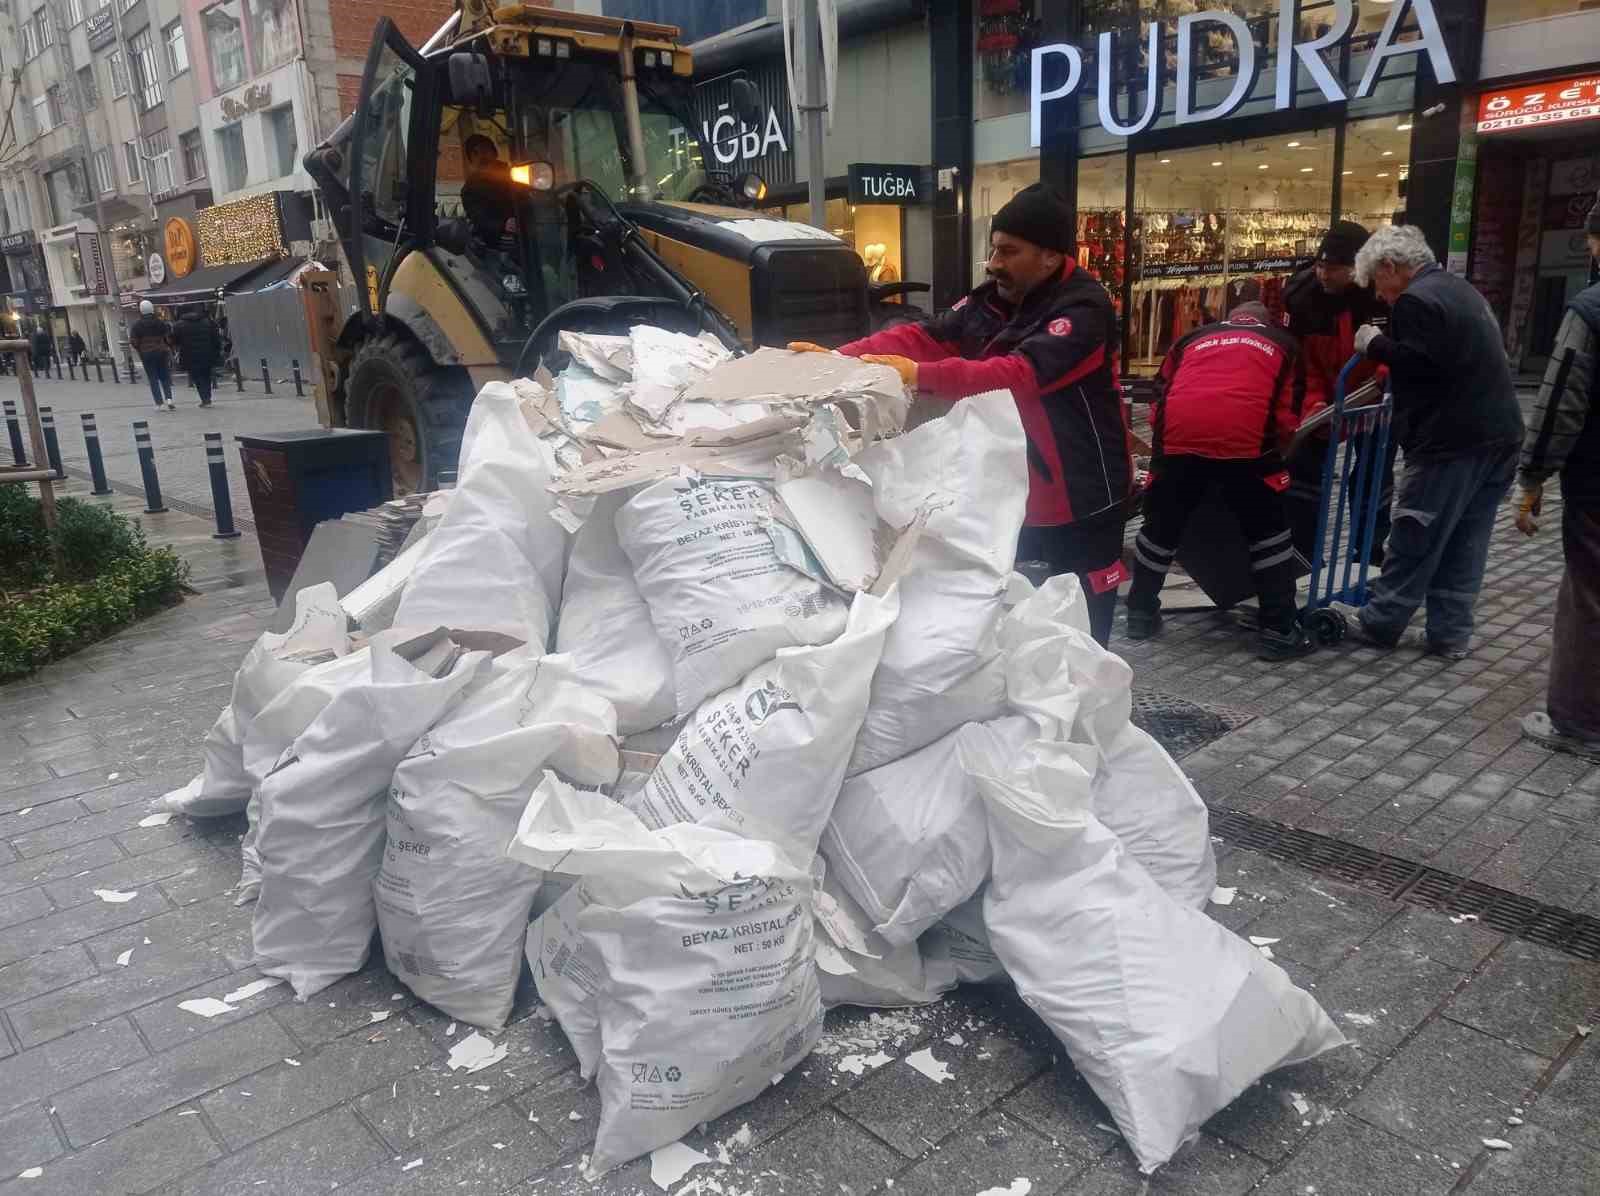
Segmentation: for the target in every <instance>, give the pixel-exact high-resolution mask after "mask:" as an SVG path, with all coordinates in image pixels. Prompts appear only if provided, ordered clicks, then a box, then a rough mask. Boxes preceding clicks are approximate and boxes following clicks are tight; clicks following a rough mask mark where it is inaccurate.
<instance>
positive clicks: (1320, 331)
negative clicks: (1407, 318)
mask: <svg viewBox="0 0 1600 1196" xmlns="http://www.w3.org/2000/svg"><path fill="white" fill-rule="evenodd" d="M1370 236H1371V234H1370V233H1368V232H1367V230H1366V229H1365V228H1364V227H1362V226H1361V225H1359V224H1357V223H1356V222H1355V221H1353V220H1340V221H1338V222H1336V223H1335V224H1334V226H1333V227H1332V228H1330V229H1329V230H1328V232H1327V234H1326V235H1325V236H1324V237H1323V238H1322V244H1321V245H1320V246H1319V247H1318V249H1317V259H1316V261H1315V262H1314V263H1313V264H1312V265H1310V266H1307V267H1306V268H1305V269H1304V270H1302V271H1300V273H1298V274H1296V275H1295V276H1294V277H1293V278H1291V279H1290V280H1289V283H1288V285H1287V286H1286V287H1285V288H1284V292H1283V300H1284V307H1285V309H1286V311H1287V315H1288V321H1289V331H1290V332H1291V333H1293V334H1294V336H1295V337H1296V338H1297V339H1298V340H1299V342H1300V354H1301V356H1302V357H1304V358H1305V363H1306V394H1305V401H1304V406H1303V408H1302V409H1301V410H1300V411H1299V412H1298V415H1299V418H1300V419H1301V420H1305V419H1308V418H1309V417H1311V416H1313V415H1315V414H1316V413H1317V412H1318V411H1321V410H1322V409H1323V408H1324V407H1326V406H1328V404H1330V403H1332V402H1333V395H1334V389H1335V387H1336V386H1337V385H1338V381H1339V371H1340V370H1342V369H1343V368H1344V366H1345V363H1346V362H1348V361H1349V360H1350V358H1351V357H1352V356H1354V354H1355V351H1356V329H1357V328H1359V327H1361V325H1363V324H1372V323H1374V322H1376V323H1378V324H1380V325H1381V324H1383V323H1385V322H1386V321H1387V319H1388V316H1389V305H1388V304H1387V303H1385V302H1384V301H1383V300H1382V299H1380V298H1379V297H1378V295H1377V292H1375V291H1374V290H1373V289H1372V288H1371V287H1362V286H1357V285H1356V281H1355V265H1356V251H1357V250H1358V249H1360V248H1361V247H1362V246H1363V245H1365V244H1366V243H1367V238H1368V237H1370ZM1377 370H1378V366H1377V365H1376V364H1375V363H1372V362H1365V361H1364V362H1362V363H1361V364H1360V365H1358V366H1357V367H1356V368H1355V369H1354V370H1352V371H1351V372H1350V378H1349V382H1348V385H1349V387H1350V389H1351V390H1354V389H1356V388H1357V387H1358V386H1361V385H1362V384H1363V383H1365V382H1366V381H1367V380H1368V379H1369V378H1371V377H1372V376H1373V375H1374V374H1375V373H1377ZM1394 451H1395V441H1394V440H1393V439H1391V440H1390V442H1389V458H1388V460H1387V461H1386V462H1385V466H1384V474H1383V482H1382V492H1381V494H1380V496H1379V501H1380V503H1381V506H1380V509H1379V511H1378V519H1377V526H1376V528H1375V529H1374V531H1373V534H1372V559H1373V563H1374V564H1380V563H1382V561H1383V545H1384V542H1385V541H1386V540H1388V538H1389V501H1390V499H1391V498H1392V496H1393V494H1394ZM1327 452H1328V437H1327V434H1326V433H1325V432H1324V433H1321V434H1319V435H1317V436H1313V437H1309V438H1308V439H1307V440H1306V441H1305V443H1304V446H1303V447H1302V448H1301V449H1300V451H1299V452H1298V453H1297V454H1296V455H1295V456H1294V458H1293V459H1292V460H1291V461H1290V462H1289V490H1288V493H1287V495H1286V498H1287V501H1288V505H1289V529H1290V531H1291V532H1292V533H1293V536H1294V546H1295V548H1296V549H1298V550H1299V552H1300V555H1301V556H1303V557H1305V558H1306V560H1308V561H1309V560H1310V559H1311V553H1312V550H1313V548H1314V541H1315V539H1316V535H1317V512H1318V511H1319V510H1320V509H1321V503H1322V463H1323V458H1324V457H1325V456H1326V455H1327Z"/></svg>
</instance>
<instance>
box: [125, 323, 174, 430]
mask: <svg viewBox="0 0 1600 1196" xmlns="http://www.w3.org/2000/svg"><path fill="white" fill-rule="evenodd" d="M128 340H129V341H131V342H132V344H133V351H134V352H135V353H137V354H138V355H139V360H140V361H142V362H144V373H145V377H146V378H147V379H148V380H149V382H150V395H151V397H152V398H154V399H155V401H156V410H158V411H176V410H177V407H176V406H174V405H173V402H172V362H171V358H172V325H171V324H169V323H167V322H166V321H165V320H163V319H162V318H161V317H160V316H158V315H156V305H155V304H154V303H151V302H150V300H148V299H144V300H141V301H140V303H139V318H138V319H137V320H135V321H134V322H133V327H132V328H130V329H128ZM163 392H165V394H166V397H165V399H163V398H162V393H163Z"/></svg>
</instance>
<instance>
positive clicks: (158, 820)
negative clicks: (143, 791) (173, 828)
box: [139, 810, 177, 827]
mask: <svg viewBox="0 0 1600 1196" xmlns="http://www.w3.org/2000/svg"><path fill="white" fill-rule="evenodd" d="M176 817H177V814H176V813H174V812H173V811H171V810H162V811H160V812H159V813H156V814H146V815H145V816H144V817H143V818H141V819H139V825H140V826H141V827H152V826H166V825H167V823H169V822H171V821H172V820H173V819H174V818H176Z"/></svg>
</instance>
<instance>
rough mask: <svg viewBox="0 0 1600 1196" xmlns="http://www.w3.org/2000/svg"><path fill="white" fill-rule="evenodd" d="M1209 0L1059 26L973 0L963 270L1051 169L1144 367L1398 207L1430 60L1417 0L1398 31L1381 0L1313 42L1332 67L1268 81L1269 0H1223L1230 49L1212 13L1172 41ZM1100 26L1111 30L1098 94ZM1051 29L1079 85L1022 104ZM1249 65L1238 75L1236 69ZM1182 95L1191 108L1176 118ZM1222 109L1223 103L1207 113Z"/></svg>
mask: <svg viewBox="0 0 1600 1196" xmlns="http://www.w3.org/2000/svg"><path fill="white" fill-rule="evenodd" d="M1218 7H1219V6H1217V5H1214V4H1209V3H1199V2H1198V0H1170V2H1168V3H1165V4H1162V5H1158V6H1155V7H1154V8H1152V6H1151V5H1149V4H1141V3H1136V2H1134V0H1103V2H1101V3H1088V4H1084V5H1082V6H1081V7H1080V9H1079V20H1080V24H1079V26H1078V28H1077V29H1076V30H1075V31H1073V32H1071V33H1069V34H1064V33H1062V32H1061V31H1059V30H1053V29H1048V28H1047V27H1046V24H1045V20H1046V18H1047V17H1048V12H1049V10H1047V8H1046V6H1045V5H1043V3H1042V2H1041V0H1033V2H1032V3H1030V2H1029V0H1019V2H1018V3H1017V4H1016V5H1012V4H1011V3H1010V0H1000V2H999V3H996V4H987V3H983V2H981V0H980V3H979V4H978V5H977V16H976V21H977V28H976V30H975V34H974V46H975V49H976V51H977V54H978V67H977V69H976V71H975V72H974V75H975V77H974V90H975V103H974V112H975V114H976V119H977V122H978V125H977V136H976V138H975V140H976V144H977V146H978V151H979V155H980V160H979V161H978V162H977V163H976V165H975V168H974V172H973V189H972V204H971V208H970V220H971V236H972V246H973V261H972V263H971V278H972V282H973V284H974V285H976V284H977V283H979V282H981V281H982V278H983V255H984V253H985V249H986V246H987V242H988V229H989V221H990V219H991V218H992V216H993V214H994V213H995V211H997V210H998V209H999V208H1000V206H1001V205H1002V204H1004V203H1005V201H1006V200H1007V199H1009V198H1010V197H1011V196H1012V195H1013V194H1015V193H1016V192H1017V191H1018V190H1020V189H1021V188H1022V187H1024V186H1027V185H1028V184H1029V183H1033V182H1037V181H1038V180H1039V179H1040V178H1041V177H1043V178H1047V179H1049V180H1051V181H1052V182H1057V183H1063V184H1064V185H1065V187H1066V189H1067V190H1068V192H1069V194H1070V195H1071V196H1072V198H1073V199H1074V200H1075V203H1076V209H1077V212H1076V220H1077V229H1076V232H1077V245H1078V261H1079V264H1080V266H1082V267H1084V268H1085V269H1087V270H1089V271H1090V272H1091V273H1093V274H1094V275H1095V276H1096V277H1097V278H1099V279H1100V280H1101V281H1102V282H1103V283H1104V284H1105V285H1106V287H1107V289H1108V290H1109V291H1110V292H1111V295H1112V299H1113V302H1114V303H1115V304H1116V306H1117V308H1118V311H1119V313H1120V314H1121V316H1122V335H1123V343H1122V349H1123V362H1124V368H1125V370H1127V371H1128V372H1130V373H1148V372H1151V371H1153V370H1154V369H1155V368H1156V367H1157V366H1158V365H1159V362H1160V359H1161V356H1162V355H1163V354H1164V353H1165V351H1166V349H1167V348H1168V347H1169V346H1170V345H1171V343H1172V341H1173V340H1175V339H1176V338H1177V337H1179V336H1181V335H1183V334H1184V333H1185V332H1187V331H1188V330H1189V329H1191V328H1193V327H1194V326H1195V325H1197V324H1198V323H1200V322H1202V321H1205V320H1209V319H1219V318H1222V317H1223V316H1225V315H1226V313H1227V311H1228V310H1229V309H1230V308H1231V307H1232V306H1233V305H1234V304H1236V303H1238V302H1240V301H1242V300H1244V299H1261V300H1263V301H1265V302H1266V303H1267V305H1268V307H1269V308H1276V307H1278V306H1279V305H1280V304H1281V295H1282V289H1283V284H1284V283H1285V282H1286V281H1287V280H1288V278H1289V276H1290V275H1291V274H1292V273H1293V272H1294V271H1295V270H1297V269H1299V268H1301V267H1303V266H1304V265H1306V264H1309V262H1310V260H1311V258H1312V257H1313V255H1314V254H1315V252H1316V246H1317V243H1318V241H1319V240H1320V238H1321V235H1322V233H1323V231H1324V230H1326V229H1327V227H1328V226H1329V225H1330V224H1331V223H1332V222H1333V221H1334V220H1336V219H1340V218H1348V219H1352V220H1357V221H1359V222H1360V223H1362V224H1364V225H1366V226H1367V227H1368V228H1372V227H1375V226H1377V225H1379V224H1383V223H1387V222H1389V221H1391V220H1394V219H1396V218H1397V216H1403V213H1404V211H1405V207H1406V192H1407V182H1408V176H1409V174H1410V171H1411V168H1412V162H1411V158H1412V134H1411V130H1412V123H1413V115H1412V112H1413V106H1414V102H1415V96H1416V80H1417V74H1418V69H1419V63H1424V64H1430V65H1431V61H1432V56H1431V53H1430V52H1429V51H1428V50H1427V49H1426V41H1425V39H1424V33H1425V32H1426V31H1425V30H1423V29H1421V28H1420V27H1419V26H1418V24H1417V16H1416V12H1415V6H1412V5H1407V6H1406V11H1405V12H1404V13H1403V14H1402V18H1401V20H1400V23H1399V24H1398V25H1397V26H1396V27H1395V28H1393V29H1388V28H1387V22H1388V21H1389V19H1390V17H1391V15H1392V8H1391V6H1389V5H1384V4H1374V3H1364V4H1359V5H1357V6H1355V7H1356V12H1355V16H1354V18H1353V21H1352V23H1351V25H1350V27H1349V28H1348V29H1346V30H1344V32H1343V36H1342V37H1338V38H1336V39H1334V40H1331V41H1329V42H1328V44H1327V45H1326V46H1325V47H1324V48H1323V49H1322V50H1320V51H1319V52H1318V57H1320V59H1321V61H1322V62H1323V63H1324V64H1325V67H1326V71H1327V79H1326V80H1319V79H1318V78H1317V77H1316V75H1315V73H1314V72H1313V71H1312V70H1310V69H1308V68H1307V66H1306V57H1307V54H1306V53H1299V54H1297V55H1296V63H1295V65H1296V70H1295V71H1294V72H1287V71H1286V72H1285V76H1284V79H1283V80H1282V81H1281V83H1280V80H1279V79H1278V78H1277V75H1278V72H1277V69H1276V64H1277V60H1278V52H1279V49H1280V47H1279V41H1280V39H1281V26H1280V19H1279V14H1280V9H1281V6H1280V4H1279V0H1239V2H1238V3H1232V4H1229V5H1226V6H1225V7H1226V8H1227V10H1228V11H1229V12H1230V13H1231V14H1233V15H1235V16H1236V17H1237V18H1238V19H1239V20H1240V21H1242V23H1243V28H1244V29H1246V30H1248V32H1249V34H1250V40H1251V44H1250V46H1249V47H1248V48H1246V49H1245V51H1244V59H1245V61H1243V62H1241V48H1240V41H1239V39H1238V38H1237V37H1236V36H1235V33H1234V32H1232V31H1230V30H1229V29H1227V28H1225V27H1224V26H1222V25H1220V24H1217V23H1214V22H1207V23H1200V24H1197V25H1195V26H1194V27H1193V28H1192V29H1191V31H1190V45H1189V47H1188V49H1187V52H1186V53H1183V54H1180V49H1181V48H1180V47H1179V45H1178V43H1177V21H1178V18H1179V17H1182V16H1184V15H1186V14H1190V13H1197V12H1200V11H1202V10H1210V9H1216V8H1218ZM1002 10H1004V11H1003V12H1002ZM1002 16H1003V17H1004V20H1001V19H1000V18H1001V17H1002ZM1151 17H1154V18H1155V19H1157V20H1158V21H1159V22H1160V26H1161V34H1162V38H1163V40H1162V42H1161V43H1160V49H1159V53H1160V54H1161V57H1162V71H1161V76H1162V79H1163V84H1164V85H1163V88H1162V91H1161V93H1160V94H1159V96H1152V95H1151V94H1150V93H1149V92H1148V91H1147V90H1146V87H1147V83H1146V81H1147V79H1148V78H1149V74H1148V69H1149V66H1150V62H1149V53H1150V49H1149V46H1150V43H1149V41H1148V38H1149V35H1150V28H1151V24H1150V19H1149V18H1151ZM1337 18H1338V9H1337V6H1336V5H1334V4H1333V3H1331V2H1325V0H1324V2H1318V0H1311V2H1308V3H1305V4H1304V5H1303V7H1302V8H1301V10H1300V24H1299V30H1298V33H1297V34H1296V41H1297V44H1303V43H1305V42H1308V41H1309V42H1315V41H1317V40H1318V39H1319V38H1321V39H1323V40H1327V39H1326V37H1325V35H1327V34H1329V33H1330V26H1331V23H1332V22H1334V21H1336V20H1337ZM1013 32H1014V33H1015V35H1016V40H1015V42H1014V43H1013V42H1012V41H1011V40H1009V39H1008V37H1006V36H1001V35H1002V34H1010V33H1013ZM1101 33H1110V34H1112V35H1113V36H1112V40H1111V42H1110V47H1111V54H1112V61H1111V63H1110V64H1109V65H1107V67H1106V69H1105V75H1106V76H1107V77H1108V78H1109V81H1110V89H1109V98H1108V100H1105V101H1103V100H1102V97H1101V95H1100V90H1101V82H1102V71H1101V63H1100V62H1099V61H1098V55H1099V53H1100V49H1101V40H1100V37H1099V35H1100V34H1101ZM1050 43H1056V44H1065V45H1071V46H1074V47H1076V48H1077V51H1078V53H1079V54H1080V55H1081V82H1080V84H1079V86H1078V87H1077V88H1076V90H1075V91H1074V92H1072V93H1070V94H1069V95H1068V96H1067V97H1066V98H1063V99H1061V100H1058V101H1055V103H1056V104H1057V107H1055V108H1054V109H1050V110H1047V109H1046V107H1045V106H1044V105H1041V106H1040V107H1039V109H1037V110H1035V109H1033V108H1032V106H1031V105H1030V102H1029V101H1030V86H1031V84H1032V81H1031V79H1030V75H1029V71H1030V67H1031V56H1032V50H1033V48H1034V47H1035V46H1040V45H1047V44H1050ZM1408 48H1409V49H1410V50H1411V51H1414V52H1406V51H1407V49H1408ZM1385 49H1387V50H1388V51H1389V53H1386V54H1383V55H1382V57H1383V69H1381V70H1377V69H1371V68H1373V63H1372V59H1373V55H1374V52H1375V51H1379V52H1381V51H1384V50H1385ZM1397 50H1398V51H1399V52H1395V51H1397ZM1007 52H1009V53H1011V54H1012V55H1013V56H1014V57H1013V59H1012V61H1011V62H1010V67H1011V68H1015V69H1016V70H1020V71H1021V76H1020V77H1021V80H1022V85H1021V87H1020V89H1019V88H1017V87H1016V86H1014V80H1015V77H1016V76H1015V74H1014V73H1008V69H1007V64H1006V62H1004V61H1002V58H1003V56H1004V54H1005V53H1007ZM1058 58H1059V61H1058V63H1057V68H1058V70H1059V71H1060V73H1058V74H1057V75H1055V76H1054V77H1052V76H1051V75H1050V74H1048V73H1047V74H1045V75H1044V76H1043V77H1042V80H1043V81H1042V83H1041V86H1040V90H1041V91H1047V90H1049V89H1050V88H1053V87H1058V86H1061V82H1060V80H1061V79H1062V78H1064V76H1065V68H1064V67H1061V66H1060V62H1064V61H1065V59H1064V57H1061V56H1058ZM1251 58H1253V63H1252V62H1251V61H1249V60H1250V59H1251ZM1252 66H1253V71H1252V72H1251V73H1252V75H1253V81H1251V82H1249V83H1248V85H1247V84H1246V83H1244V82H1243V81H1241V80H1240V79H1239V75H1240V73H1241V70H1242V69H1243V68H1244V67H1252ZM1046 69H1047V70H1048V67H1047V68H1046ZM1422 69H1423V70H1428V69H1429V65H1424V66H1423V67H1422ZM1280 86H1281V87H1282V88H1284V89H1286V90H1285V91H1284V93H1283V94H1281V95H1280V92H1279V88H1280ZM1330 88H1331V89H1332V90H1333V92H1334V93H1335V94H1334V95H1333V96H1330V95H1329V94H1328V92H1329V89H1330ZM1180 93H1181V94H1180ZM1230 105H1231V107H1230ZM1180 108H1182V109H1185V110H1186V111H1185V113H1184V115H1185V117H1186V119H1183V120H1180V119H1179V115H1180V111H1179V110H1180ZM1219 109H1220V110H1222V114H1221V115H1219V116H1216V117H1215V118H1212V119H1206V118H1205V116H1204V114H1206V113H1209V112H1216V111H1218V110H1219ZM1197 113H1198V114H1201V115H1200V118H1199V119H1196V118H1195V114H1197ZM1146 118H1147V119H1146ZM1030 120H1031V121H1032V124H1031V126H1030ZM1113 127H1115V128H1117V129H1120V130H1121V131H1120V132H1113V131H1112V129H1113ZM1130 130H1136V131H1130ZM1041 132H1042V133H1043V143H1042V145H1041V147H1040V148H1039V149H1037V150H1031V149H1029V150H1025V151H1024V152H1023V153H1022V154H1019V155H1017V156H1011V157H1008V158H1006V159H1005V160H1000V161H983V160H982V156H983V153H984V150H985V149H999V148H1002V147H1005V146H1007V145H1008V144H1009V145H1015V146H1017V148H1018V149H1022V148H1023V146H1025V145H1026V140H1024V139H1025V138H1027V137H1029V135H1030V134H1031V135H1032V136H1033V137H1038V136H1040V134H1041ZM1019 143H1020V144H1019ZM1052 157H1053V158H1054V160H1053V161H1052Z"/></svg>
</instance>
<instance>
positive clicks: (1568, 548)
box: [1517, 202, 1600, 761]
mask: <svg viewBox="0 0 1600 1196" xmlns="http://www.w3.org/2000/svg"><path fill="white" fill-rule="evenodd" d="M1585 231H1586V232H1587V234H1588V239H1589V255H1590V256H1591V257H1596V258H1600V202H1597V203H1596V204H1595V206H1594V207H1593V208H1592V209H1590V211H1589V218H1588V223H1587V225H1586V226H1585ZM1597 392H1600V283H1597V284H1596V285H1594V286H1591V287H1589V288H1588V289H1586V290H1582V291H1579V292H1578V294H1577V296H1576V297H1575V298H1574V299H1573V301H1572V303H1571V304H1570V305H1568V307H1567V312H1566V315H1565V316H1563V317H1562V320H1561V328H1560V330H1559V331H1558V332H1557V333H1556V343H1555V348H1554V349H1552V350H1551V352H1550V362H1549V364H1548V365H1547V366H1546V367H1545V372H1544V382H1543V383H1542V384H1541V385H1540V387H1539V397H1538V400H1537V401H1536V402H1535V404H1534V408H1533V419H1532V421H1531V422H1530V423H1529V425H1528V431H1527V435H1526V436H1525V438H1524V439H1523V442H1522V465H1521V469H1520V471H1519V480H1520V482H1521V494H1520V496H1519V497H1518V500H1517V530H1518V531H1520V532H1522V533H1523V534H1524V535H1528V536H1531V535H1534V534H1535V533H1536V532H1538V530H1539V523H1538V518H1537V517H1538V514H1539V505H1540V499H1541V498H1542V497H1543V494H1544V485H1545V482H1546V481H1547V480H1548V479H1549V478H1550V477H1552V476H1553V475H1555V474H1558V473H1559V474H1560V475H1561V504H1562V505H1561V548H1562V553H1563V555H1564V556H1565V557H1566V566H1567V568H1566V572H1565V573H1564V574H1562V577H1561V589H1560V590H1559V591H1558V592H1557V594H1556V621H1555V632H1554V635H1553V637H1552V642H1551V645H1550V690H1549V693H1548V694H1547V695H1546V697H1545V708H1544V709H1543V710H1535V711H1533V712H1532V713H1531V714H1529V715H1528V716H1527V717H1526V718H1524V719H1523V720H1522V730H1523V734H1525V735H1527V736H1528V737H1529V738H1531V739H1533V740H1535V741H1537V742H1538V743H1541V744H1543V745H1544V746H1546V747H1549V748H1554V749H1555V750H1557V751H1562V752H1572V753H1573V754H1575V755H1578V756H1582V757H1584V758H1586V759H1589V760H1595V761H1600V412H1597V411H1596V408H1597V407H1600V393H1597Z"/></svg>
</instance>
